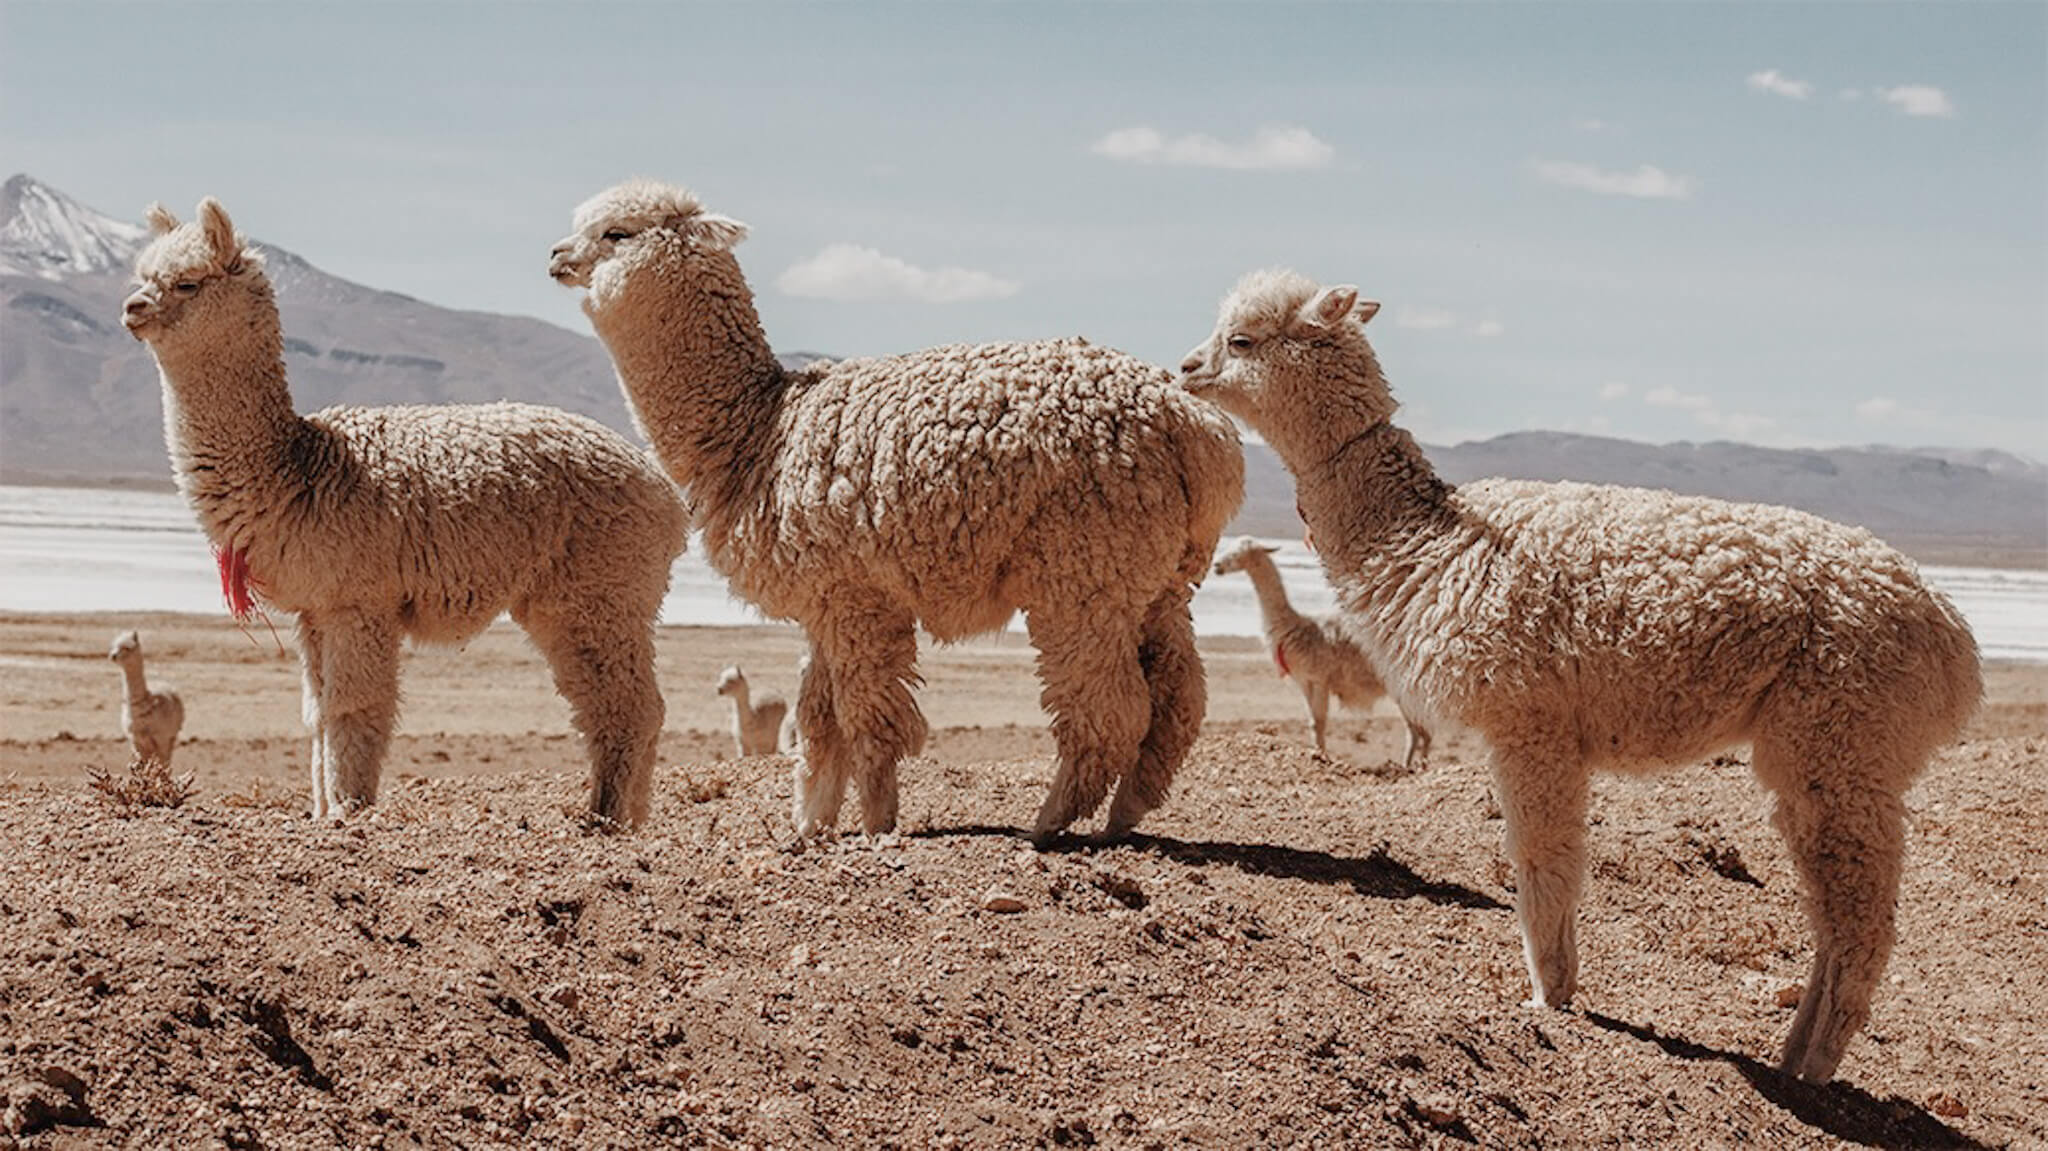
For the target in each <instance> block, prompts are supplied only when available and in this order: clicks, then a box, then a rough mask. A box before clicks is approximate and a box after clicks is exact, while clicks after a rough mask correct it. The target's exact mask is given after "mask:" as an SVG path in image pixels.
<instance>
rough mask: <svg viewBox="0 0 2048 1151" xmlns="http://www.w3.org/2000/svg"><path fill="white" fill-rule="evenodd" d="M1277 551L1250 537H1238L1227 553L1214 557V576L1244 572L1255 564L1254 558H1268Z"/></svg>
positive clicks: (1255, 559) (1277, 549)
mask: <svg viewBox="0 0 2048 1151" xmlns="http://www.w3.org/2000/svg"><path fill="white" fill-rule="evenodd" d="M1279 550H1280V549H1279V548H1276V547H1273V546H1272V545H1270V544H1262V543H1260V542H1259V541H1257V540H1255V539H1253V538H1252V537H1250V536H1243V537H1240V538H1239V539H1238V541H1237V543H1236V544H1234V545H1232V546H1231V549H1230V550H1229V551H1227V552H1224V553H1222V554H1221V555H1218V556H1217V557H1216V574H1217V575H1229V574H1230V573H1231V572H1241V571H1245V570H1246V569H1248V568H1250V567H1251V566H1252V564H1254V563H1256V562H1257V558H1256V557H1262V556H1270V555H1272V554H1273V553H1274V552H1276V551H1279Z"/></svg>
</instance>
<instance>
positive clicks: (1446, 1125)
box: [1409, 1099, 1465, 1131]
mask: <svg viewBox="0 0 2048 1151" xmlns="http://www.w3.org/2000/svg"><path fill="white" fill-rule="evenodd" d="M1409 1106H1410V1107H1412V1108H1414V1110H1415V1117H1416V1118H1417V1119H1420V1120H1422V1121H1423V1122H1424V1123H1427V1124H1429V1125H1430V1126H1431V1127H1434V1128H1436V1129H1437V1130H1439V1131H1449V1130H1450V1129H1451V1128H1453V1127H1457V1126H1460V1125H1462V1124H1463V1123H1464V1122H1465V1117H1464V1116H1463V1115H1460V1114H1458V1112H1457V1110H1456V1108H1455V1107H1453V1106H1452V1104H1451V1103H1450V1102H1449V1101H1448V1100H1443V1099H1413V1100H1410V1101H1409Z"/></svg>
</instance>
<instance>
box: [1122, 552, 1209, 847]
mask: <svg viewBox="0 0 2048 1151" xmlns="http://www.w3.org/2000/svg"><path fill="white" fill-rule="evenodd" d="M1192 595H1193V592H1192V591H1191V590H1190V589H1186V588H1182V589H1179V590H1177V591H1173V592H1169V593H1167V594H1166V595H1163V596H1161V597H1160V598H1159V599H1158V600H1157V601H1156V602H1154V603H1153V605H1152V610H1151V611H1150V612H1149V613H1148V614H1147V615H1146V617H1145V630H1144V636H1143V640H1142V642H1141V643H1140V645H1139V647H1138V664H1139V666H1140V667H1141V668H1143V669H1144V673H1145V688H1146V691H1147V692H1148V693H1149V694H1150V695H1151V699H1152V708H1151V720H1150V724H1149V726H1147V727H1146V729H1145V738H1144V739H1143V740H1142V741H1141V742H1140V743H1139V744H1138V766H1137V767H1136V768H1135V769H1133V770H1132V771H1130V772H1128V773H1126V774H1125V775H1124V777H1123V780H1122V781H1121V782H1119V783H1118V784H1117V788H1116V798H1115V799H1112V800H1111V801H1110V804H1109V821H1108V822H1107V823H1105V824H1104V825H1103V829H1102V838H1103V839H1105V840H1110V839H1121V838H1123V837H1124V836H1125V835H1128V834H1129V833H1130V831H1131V829H1132V828H1134V827H1136V826H1137V825H1138V821H1139V820H1140V819H1143V818H1144V817H1145V814H1146V813H1147V812H1149V811H1151V810H1152V809H1153V808H1155V807H1158V806H1159V805H1160V804H1161V803H1164V802H1166V793H1167V791H1168V789H1170V788H1171V787H1172V786H1173V776H1174V773H1175V772H1177V771H1179V770H1180V765H1181V761H1182V760H1185V759H1186V758H1187V755H1188V749H1189V748H1190V747H1193V746H1194V743H1195V737H1196V736H1197V735H1199V734H1201V731H1202V716H1203V714H1204V713H1205V712H1206V711H1207V710H1208V706H1209V692H1208V681H1207V678H1206V677H1205V675H1204V673H1203V669H1202V657H1201V656H1200V655H1199V654H1197V653H1196V651H1195V617H1194V615H1193V614H1192V613H1191V612H1190V611H1189V608H1188V600H1189V599H1190V598H1191V597H1192Z"/></svg>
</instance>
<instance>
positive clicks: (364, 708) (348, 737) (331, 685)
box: [320, 616, 398, 816]
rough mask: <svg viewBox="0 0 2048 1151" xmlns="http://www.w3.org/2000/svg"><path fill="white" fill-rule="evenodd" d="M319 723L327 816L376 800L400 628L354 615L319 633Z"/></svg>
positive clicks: (394, 707)
mask: <svg viewBox="0 0 2048 1151" xmlns="http://www.w3.org/2000/svg"><path fill="white" fill-rule="evenodd" d="M320 655H321V659H320V668H321V671H320V680H321V682H320V726H321V730H322V731H323V732H324V733H325V735H324V742H325V745H326V748H325V751H326V756H325V758H326V776H327V784H328V811H327V814H328V815H329V816H339V815H345V814H347V813H349V812H352V811H355V810H357V809H358V808H363V807H368V806H369V805H370V804H373V803H375V802H377V777H378V775H379V774H380V773H381V772H382V770H383V767H384V752H385V749H386V748H387V747H388V746H390V743H391V729H392V727H393V726H394V725H396V724H397V722H398V630H397V629H396V628H395V627H392V626H391V625H390V624H388V623H385V622H384V621H382V620H372V619H368V618H365V617H362V616H356V617H353V618H351V619H347V620H339V621H337V620H332V619H330V620H327V621H325V623H324V625H323V626H322V628H321V632H320Z"/></svg>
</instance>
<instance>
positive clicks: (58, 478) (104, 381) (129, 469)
mask: <svg viewBox="0 0 2048 1151" xmlns="http://www.w3.org/2000/svg"><path fill="white" fill-rule="evenodd" d="M148 238H149V237H148V233H147V230H146V229H145V228H143V227H142V226H141V225H140V224H137V223H130V222H127V221H123V220H119V219H115V218H113V217H111V216H107V215H105V214H104V213H101V212H98V211H95V210H94V209H92V208H89V207H87V206H85V205H83V204H80V203H79V202H77V201H76V200H73V199H72V198H70V197H68V196H66V195H64V194H63V193H62V192H59V191H57V190H56V189H54V188H51V187H50V186H48V185H46V184H43V183H41V182H39V181H37V180H35V179H34V178H32V177H30V176H27V175H17V176H14V177H13V178H11V179H9V180H8V181H7V183H6V185H5V186H4V188H0V481H7V482H65V483H85V484H109V483H116V484H162V485H168V483H169V474H168V467H167V465H166V463H165V459H164V447H163V422H162V412H161V406H160V404H161V401H160V397H159V386H158V381H157V372H156V365H155V362H154V361H153V360H152V359H151V357H150V355H149V351H148V349H147V348H145V347H144V346H143V345H142V344H140V343H138V342H137V341H135V340H134V339H133V338H131V337H130V336H129V335H128V333H127V331H126V330H125V329H123V328H122V326H121V324H120V314H121V301H122V299H123V298H125V297H126V296H127V294H128V291H129V280H130V272H131V269H132V266H133V263H134V259H135V255H136V253H137V252H139V251H140V250H141V248H142V246H143V245H144V244H145V243H147V241H148ZM258 246H260V247H261V248H262V249H263V251H264V253H265V258H266V261H267V266H268V268H269V272H270V276H271V279H272V281H273V283H275V284H276V286H277V298H278V307H279V310H280V312H281V313H282V315H283V320H284V330H285V334H286V340H285V362H286V367H287V369H288V371H289V372H290V374H291V386H292V393H293V396H294V398H295V400H296V402H297V403H298V405H299V407H300V409H301V410H303V411H313V410H317V409H319V408H323V407H327V406H329V405H333V404H386V403H479V402H486V401H490V400H497V399H519V400H524V401H529V402H533V403H543V404H552V405H555V406H557V407H562V408H567V409H569V410H571V411H576V412H581V413H583V414H585V415H588V416H591V417H594V418H596V419H598V420H601V421H603V422H604V423H606V424H609V425H611V426H613V427H615V428H619V429H621V430H624V431H627V432H628V434H637V433H636V432H634V431H633V425H632V420H631V417H630V416H629V415H628V413H627V409H626V406H625V403H624V400H623V399H622V397H621V396H620V393H619V386H618V382H617V379H616V377H615V376H614V375H613V372H612V367H611V361H610V359H609V358H608V357H607V356H606V354H605V351H604V348H603V347H602V346H601V345H600V344H599V343H598V342H597V341H596V340H595V339H594V338H592V337H590V336H587V335H583V334H581V333H578V332H572V331H569V330H567V329H564V328H560V327H557V326H555V325H553V324H550V323H547V322H545V321H542V320H537V319H532V318H528V317H522V316H507V315H499V314H495V313H489V312H473V311H461V310H457V309H452V308H444V307H439V306H437V305H434V304H429V303H426V302H425V301H422V300H417V299H414V298H412V297H410V296H406V295H402V294H400V293H397V292H390V291H382V290H379V289H376V288H370V287H366V286H363V285H361V284H356V283H352V282H350V281H348V280H344V279H342V278H340V277H338V276H333V275H330V274H328V273H326V272H323V271H321V270H320V269H319V268H318V267H315V266H314V265H313V264H311V263H309V262H307V261H306V260H305V259H303V258H301V257H300V256H298V255H296V254H294V253H291V252H288V251H285V250H283V249H281V248H277V247H274V246H272V245H267V244H261V243H260V242H259V245H258ZM818 358H820V357H818V356H817V355H816V354H814V353H797V354H793V355H789V356H785V357H784V362H786V363H790V364H797V363H803V362H807V361H810V360H814V359H818ZM1426 450H1427V451H1428V454H1429V456H1430V459H1431V460H1432V461H1433V462H1434V463H1435V465H1436V466H1437V468H1438V470H1439V471H1440V472H1441V473H1442V474H1443V475H1444V477H1445V478H1446V479H1449V480H1451V481H1452V482H1454V483H1455V482H1464V481H1466V480H1470V479H1475V478H1478V477H1480V476H1491V475H1504V476H1514V477H1519V478H1525V479H1545V480H1556V479H1575V480H1585V481H1590V482H1596V483H1618V484H1630V485H1636V486H1643V487H1660V488H1670V489H1672V490H1674V491H1681V492H1688V493H1693V494H1698V495H1710V496H1718V497H1721V498H1725V499H1736V500H1752V501H1761V502H1768V503H1778V504H1788V505H1790V506H1793V507H1798V508H1803V509H1805V510H1807V511H1811V512H1815V513H1817V514H1820V515H1824V516H1827V517H1828V518H1830V519H1837V520H1842V521H1845V522H1849V523H1857V524H1863V525H1865V526H1867V527H1869V528H1871V529H1872V530H1873V531H1875V532H1877V533H1878V534H1879V535H1881V536H1883V537H1884V538H1886V539H1887V540H1889V541H1891V542H1892V543H1893V544H1895V545H1897V546H1899V547H1901V548H1904V549H1905V550H1907V551H1908V552H1911V553H1913V554H1915V555H1917V556H1919V557H1921V558H1923V559H1927V560H1934V561H1943V562H1968V563H1986V564H1997V565H2005V564H2014V565H2026V566H2042V565H2044V564H2048V467H2044V466H2043V465H2042V464H2040V463H2038V462H2036V461H2032V460H2026V459H2022V458H2020V457H2017V456H2013V455H2010V454H2008V453H2003V452H1996V451H1988V450H1964V449H1941V448H1910V449H1909V448H1893V447H1865V448H1829V449H1779V448H1764V447H1756V446H1752V445H1748V444H1738V443H1718V442H1717V443H1705V444H1692V443H1677V444H1663V445H1651V444H1643V443H1635V442H1631V441H1627V440H1616V439H1607V438H1602V437H1594V436H1582V435H1572V434H1567V433H1561V432H1517V433H1511V434H1508V435H1504V436H1498V437H1495V438H1493V439H1490V440H1484V441H1478V442H1473V443H1464V444H1458V445H1455V446H1448V447H1438V446H1431V447H1428V448H1427V449H1426ZM1246 464H1247V476H1246V479H1247V482H1246V488H1247V492H1246V500H1245V508H1244V511H1243V512H1242V513H1241V514H1240V515H1239V517H1238V520H1237V522H1236V523H1235V524H1234V525H1232V530H1233V532H1241V533H1246V534H1252V535H1263V536H1290V535H1294V534H1296V533H1298V532H1299V530H1300V522H1299V520H1298V519H1297V518H1296V517H1295V514H1294V495H1293V482H1292V480H1291V479H1290V478H1289V477H1288V475H1287V474H1286V471H1285V469H1284V468H1282V466H1281V465H1280V462H1279V460H1278V459H1277V458H1276V457H1275V456H1274V455H1273V454H1272V452H1271V451H1269V450H1268V449H1266V448H1265V446H1264V445H1262V444H1257V443H1248V444H1247V445H1246Z"/></svg>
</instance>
